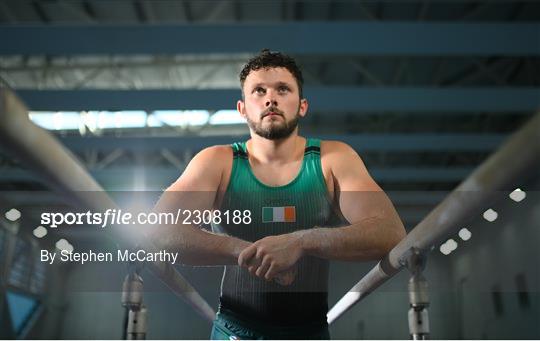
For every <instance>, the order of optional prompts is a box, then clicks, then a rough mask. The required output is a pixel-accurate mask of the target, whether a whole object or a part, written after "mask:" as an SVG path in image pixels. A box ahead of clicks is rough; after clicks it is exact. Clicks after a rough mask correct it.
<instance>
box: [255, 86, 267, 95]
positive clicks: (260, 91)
mask: <svg viewBox="0 0 540 341" xmlns="http://www.w3.org/2000/svg"><path fill="white" fill-rule="evenodd" d="M255 92H256V93H258V94H264V93H265V92H266V91H265V90H264V89H263V88H261V87H258V88H255Z"/></svg>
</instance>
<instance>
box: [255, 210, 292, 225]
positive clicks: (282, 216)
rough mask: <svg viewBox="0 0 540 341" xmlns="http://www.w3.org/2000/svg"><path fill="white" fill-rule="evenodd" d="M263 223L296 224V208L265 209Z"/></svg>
mask: <svg viewBox="0 0 540 341" xmlns="http://www.w3.org/2000/svg"><path fill="white" fill-rule="evenodd" d="M262 217H263V218H262V219H263V223H294V222H295V221H296V207H295V206H285V207H263V209H262Z"/></svg>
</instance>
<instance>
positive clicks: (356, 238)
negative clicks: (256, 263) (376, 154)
mask: <svg viewBox="0 0 540 341" xmlns="http://www.w3.org/2000/svg"><path fill="white" fill-rule="evenodd" d="M329 143H331V144H332V146H331V148H329V149H330V150H329V154H330V155H328V157H329V160H328V161H330V162H331V165H332V166H331V167H332V174H333V177H334V180H335V181H336V183H337V189H338V190H337V191H336V195H337V196H338V200H339V207H340V209H341V212H342V213H343V215H344V216H345V218H346V219H347V221H349V222H350V224H351V225H348V226H344V227H339V228H314V229H310V230H303V231H299V232H297V234H298V237H299V239H298V242H299V245H300V248H301V249H302V253H303V254H307V255H312V256H317V257H321V258H328V259H337V260H352V261H366V260H377V259H380V258H382V257H383V256H384V255H386V254H387V253H388V252H389V251H390V250H391V249H392V248H393V247H394V246H395V245H396V244H397V243H398V242H399V241H400V240H401V239H402V238H403V237H404V236H405V229H404V227H403V224H402V222H401V219H400V218H399V216H398V214H397V212H396V210H395V209H394V206H393V205H392V203H391V202H390V200H389V199H388V197H387V196H386V194H385V193H384V192H383V191H382V189H381V188H380V187H379V186H378V185H377V184H376V183H375V181H374V180H373V179H372V178H371V176H370V175H369V174H368V172H367V169H366V167H365V166H364V163H363V162H362V160H361V159H360V157H359V156H358V154H356V152H355V151H354V150H353V149H352V148H350V147H349V146H347V145H345V144H342V143H338V142H329Z"/></svg>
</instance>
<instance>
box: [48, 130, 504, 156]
mask: <svg viewBox="0 0 540 341" xmlns="http://www.w3.org/2000/svg"><path fill="white" fill-rule="evenodd" d="M506 137H507V135H505V134H481V135H480V134H358V135H318V136H317V138H320V139H322V140H338V141H343V142H345V143H347V144H349V145H350V146H352V147H353V148H354V149H355V150H357V151H358V152H359V153H365V152H438V151H444V152H453V151H460V152H490V151H492V150H494V149H495V148H497V147H498V146H499V145H500V144H501V143H502V142H503V140H504V139H505V138H506ZM247 138H248V136H204V137H202V136H201V137H112V136H101V137H79V136H77V137H74V136H66V137H60V138H59V140H60V142H61V143H62V144H63V145H64V146H66V147H67V148H69V149H70V150H72V151H74V152H81V151H84V150H89V149H92V150H99V151H113V150H116V149H122V150H127V151H134V152H144V151H159V150H162V149H167V150H174V151H178V150H192V151H197V150H201V149H203V148H206V147H209V146H214V145H223V144H230V143H233V142H235V141H242V140H246V139H247Z"/></svg>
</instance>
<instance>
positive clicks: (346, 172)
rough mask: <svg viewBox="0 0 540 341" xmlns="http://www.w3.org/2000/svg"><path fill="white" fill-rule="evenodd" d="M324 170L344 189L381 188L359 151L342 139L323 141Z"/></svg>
mask: <svg viewBox="0 0 540 341" xmlns="http://www.w3.org/2000/svg"><path fill="white" fill-rule="evenodd" d="M321 163H322V165H323V171H324V172H329V174H330V175H331V177H332V178H333V179H334V181H335V182H336V183H337V185H338V186H339V187H340V188H341V189H342V190H366V189H370V190H379V187H378V185H377V184H376V183H375V182H374V181H373V179H372V178H371V176H370V175H369V173H368V170H367V169H366V166H365V164H364V162H363V161H362V159H361V157H360V156H359V155H358V153H357V152H356V151H355V150H354V149H353V148H352V147H351V146H349V145H348V144H346V143H344V142H341V141H321Z"/></svg>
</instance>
